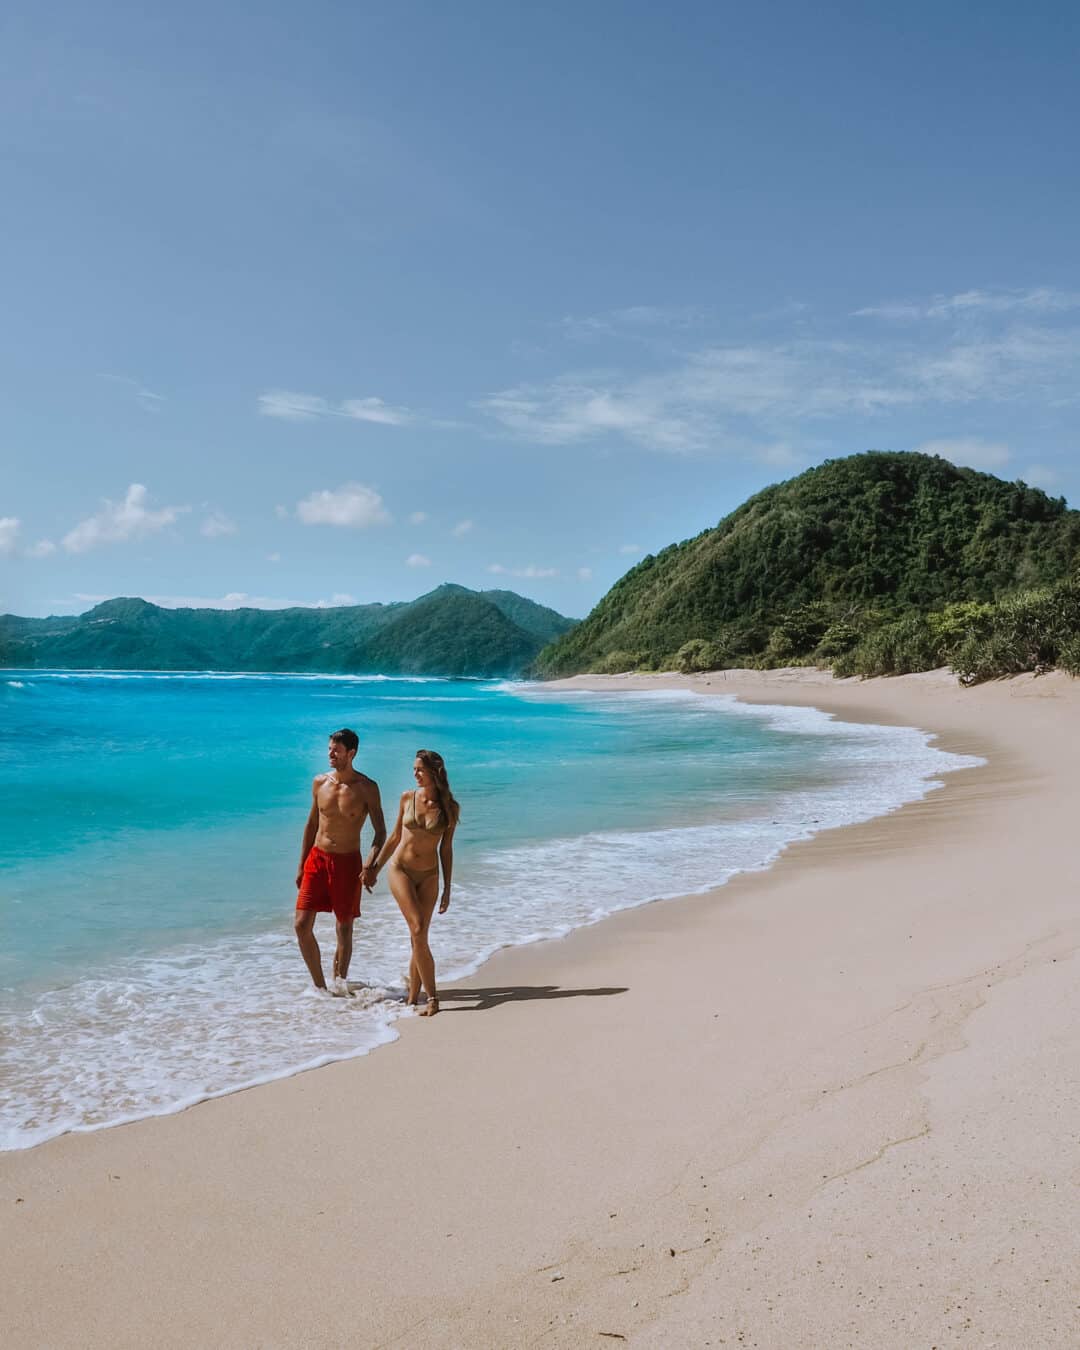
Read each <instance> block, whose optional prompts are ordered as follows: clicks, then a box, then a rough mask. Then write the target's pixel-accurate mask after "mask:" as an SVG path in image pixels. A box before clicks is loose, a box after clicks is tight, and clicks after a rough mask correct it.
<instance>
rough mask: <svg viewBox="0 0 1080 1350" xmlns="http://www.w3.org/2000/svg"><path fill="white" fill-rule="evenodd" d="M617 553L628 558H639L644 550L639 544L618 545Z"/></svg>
mask: <svg viewBox="0 0 1080 1350" xmlns="http://www.w3.org/2000/svg"><path fill="white" fill-rule="evenodd" d="M619 552H620V553H622V554H623V555H624V556H625V557H628V558H639V557H640V556H641V555H642V554H643V553H644V552H645V550H644V549H643V548H642V547H641V545H640V544H620V545H619Z"/></svg>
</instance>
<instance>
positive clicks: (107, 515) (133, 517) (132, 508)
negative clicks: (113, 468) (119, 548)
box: [62, 483, 188, 553]
mask: <svg viewBox="0 0 1080 1350" xmlns="http://www.w3.org/2000/svg"><path fill="white" fill-rule="evenodd" d="M147 502H148V496H147V491H146V488H145V487H144V486H143V485H142V483H132V484H131V486H130V487H129V488H128V490H127V495H126V496H125V497H124V500H123V501H122V502H114V501H110V500H109V499H108V498H105V499H104V501H103V503H102V509H101V510H100V511H99V512H98V513H97V515H96V516H90V517H89V518H88V519H86V520H83V521H80V522H79V524H78V525H76V526H75V528H74V529H73V530H70V531H69V532H68V533H67V534H66V535H64V538H63V541H62V542H63V545H64V548H65V549H66V550H67V551H68V552H69V553H85V552H87V550H88V549H92V548H98V547H99V546H100V545H102V544H116V543H123V542H125V541H126V540H128V539H143V538H145V537H146V536H147V535H150V534H156V533H157V532H158V531H159V530H163V529H165V528H166V527H167V526H169V525H172V524H174V523H175V521H176V518H177V516H179V515H181V514H182V513H183V512H184V511H186V510H188V508H187V507H186V506H163V507H161V508H159V509H158V510H156V511H155V510H151V509H150V507H149V506H148V505H147Z"/></svg>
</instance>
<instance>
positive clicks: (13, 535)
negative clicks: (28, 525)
mask: <svg viewBox="0 0 1080 1350" xmlns="http://www.w3.org/2000/svg"><path fill="white" fill-rule="evenodd" d="M21 533H22V521H21V520H20V519H19V517H18V516H0V554H3V555H4V556H5V557H10V555H11V554H12V553H14V552H15V551H16V549H17V548H18V547H19V535H20V534H21Z"/></svg>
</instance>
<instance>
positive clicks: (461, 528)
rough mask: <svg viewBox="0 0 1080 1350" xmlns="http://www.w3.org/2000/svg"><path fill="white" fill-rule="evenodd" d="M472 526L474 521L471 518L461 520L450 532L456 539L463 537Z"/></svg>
mask: <svg viewBox="0 0 1080 1350" xmlns="http://www.w3.org/2000/svg"><path fill="white" fill-rule="evenodd" d="M472 527H473V523H472V521H471V520H459V521H458V523H457V524H456V525H455V526H454V528H453V529H452V530H451V531H450V533H451V534H452V535H453V536H454V538H455V539H463V538H464V537H465V535H467V534H468V533H469V531H470V530H471V529H472Z"/></svg>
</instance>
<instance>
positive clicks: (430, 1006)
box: [420, 994, 439, 1017]
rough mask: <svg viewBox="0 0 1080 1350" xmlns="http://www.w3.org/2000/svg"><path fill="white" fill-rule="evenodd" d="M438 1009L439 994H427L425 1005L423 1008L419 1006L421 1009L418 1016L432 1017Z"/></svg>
mask: <svg viewBox="0 0 1080 1350" xmlns="http://www.w3.org/2000/svg"><path fill="white" fill-rule="evenodd" d="M438 1011H439V996H438V994H429V995H428V1001H427V1003H426V1005H425V1006H424V1007H423V1008H421V1010H420V1016H421V1017H434V1016H435V1014H436V1013H437V1012H438Z"/></svg>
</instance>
